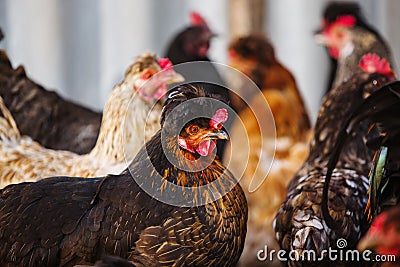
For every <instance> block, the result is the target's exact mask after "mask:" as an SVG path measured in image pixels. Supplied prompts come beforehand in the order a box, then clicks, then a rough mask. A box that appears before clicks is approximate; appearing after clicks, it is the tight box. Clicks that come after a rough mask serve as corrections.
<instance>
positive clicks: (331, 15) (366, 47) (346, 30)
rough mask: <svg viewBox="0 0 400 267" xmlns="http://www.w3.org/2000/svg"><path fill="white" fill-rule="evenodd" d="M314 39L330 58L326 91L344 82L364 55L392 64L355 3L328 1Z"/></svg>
mask: <svg viewBox="0 0 400 267" xmlns="http://www.w3.org/2000/svg"><path fill="white" fill-rule="evenodd" d="M315 39H316V41H317V42H318V43H320V44H322V45H324V46H326V48H327V51H328V54H329V58H330V63H331V65H330V68H331V69H330V76H329V81H328V88H327V90H326V91H327V92H328V91H329V90H330V89H331V88H332V87H336V86H338V85H340V84H342V83H343V82H345V81H347V80H348V79H349V78H350V77H351V75H353V74H354V72H355V71H358V70H359V68H358V63H359V62H360V59H361V57H362V56H363V55H364V54H366V53H375V54H376V55H378V56H379V57H383V58H386V59H387V60H389V62H390V64H391V66H392V68H393V69H395V65H394V61H393V58H392V55H391V52H390V48H389V47H388V45H387V44H386V42H385V40H384V39H383V38H382V36H381V35H380V34H379V32H378V31H377V30H375V29H374V28H373V27H372V26H371V25H370V24H369V23H368V22H367V20H366V19H365V17H364V15H363V13H362V10H361V7H360V6H359V4H357V3H356V2H344V1H341V2H330V3H329V4H327V5H326V7H325V9H324V12H323V21H322V27H321V29H320V30H318V31H317V34H316V36H315Z"/></svg>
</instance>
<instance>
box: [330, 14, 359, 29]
mask: <svg viewBox="0 0 400 267" xmlns="http://www.w3.org/2000/svg"><path fill="white" fill-rule="evenodd" d="M334 23H335V24H337V25H341V26H344V27H352V26H354V24H356V18H355V17H354V16H352V15H343V16H339V17H338V18H337V19H336V20H335V22H334Z"/></svg>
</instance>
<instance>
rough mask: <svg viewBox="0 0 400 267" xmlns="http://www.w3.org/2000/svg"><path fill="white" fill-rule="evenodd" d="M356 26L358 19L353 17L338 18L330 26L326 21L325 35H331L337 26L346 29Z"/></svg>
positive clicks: (324, 23)
mask: <svg viewBox="0 0 400 267" xmlns="http://www.w3.org/2000/svg"><path fill="white" fill-rule="evenodd" d="M355 24H356V18H355V17H354V16H352V15H343V16H339V17H337V19H336V20H335V21H333V22H332V23H330V24H328V23H327V21H326V20H324V21H323V27H324V32H325V34H330V32H331V30H332V29H333V28H334V27H335V26H342V27H346V28H350V27H353V26H354V25H355Z"/></svg>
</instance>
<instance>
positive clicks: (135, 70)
mask: <svg viewBox="0 0 400 267" xmlns="http://www.w3.org/2000/svg"><path fill="white" fill-rule="evenodd" d="M183 80H184V78H183V77H182V75H180V74H179V73H176V72H175V71H174V70H173V66H172V63H171V62H170V61H169V59H167V58H165V59H164V58H157V57H156V56H155V55H154V54H150V53H146V54H143V55H141V56H139V57H137V58H136V60H135V62H134V63H133V64H132V65H131V66H130V67H129V68H128V70H127V71H126V72H125V82H127V83H129V84H133V86H134V87H135V90H136V92H137V94H138V96H139V97H141V98H142V99H143V100H144V101H146V102H150V103H153V102H157V101H158V100H159V99H161V98H162V97H163V96H164V95H165V93H166V92H167V85H168V84H171V83H176V82H182V81H183Z"/></svg>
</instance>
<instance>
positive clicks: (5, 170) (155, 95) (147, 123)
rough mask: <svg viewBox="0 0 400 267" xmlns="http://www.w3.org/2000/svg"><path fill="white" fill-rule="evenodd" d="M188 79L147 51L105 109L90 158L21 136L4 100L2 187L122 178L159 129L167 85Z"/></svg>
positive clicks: (0, 153)
mask: <svg viewBox="0 0 400 267" xmlns="http://www.w3.org/2000/svg"><path fill="white" fill-rule="evenodd" d="M180 81H183V77H182V76H181V75H180V74H178V73H176V72H175V71H174V70H173V69H172V64H171V63H170V61H169V60H168V59H157V57H156V56H155V55H154V54H150V53H145V54H143V55H141V56H139V57H137V58H136V60H135V62H134V63H133V64H132V65H131V66H130V67H129V68H128V69H127V71H126V73H125V79H124V80H123V81H122V82H121V83H120V84H118V85H116V86H115V87H114V89H113V90H112V92H111V95H110V97H109V99H108V101H107V103H106V105H105V108H104V111H103V119H102V123H101V128H100V132H99V136H98V139H97V142H96V145H95V147H94V148H93V149H92V151H91V152H90V153H88V154H85V155H78V154H75V153H72V152H69V151H61V150H51V149H46V148H44V147H42V146H41V145H40V144H39V143H37V142H35V141H33V140H32V139H31V138H30V137H28V136H21V135H20V133H19V131H18V128H17V126H16V124H15V122H14V119H13V118H12V115H11V114H10V112H9V111H8V109H7V108H6V106H5V105H4V102H3V101H1V102H0V107H1V111H2V113H3V117H2V118H0V188H3V187H5V186H6V185H8V184H11V183H20V182H28V181H36V180H40V179H42V178H46V177H51V176H56V175H57V176H79V177H96V176H102V175H106V174H109V173H112V174H118V173H120V172H121V171H123V170H124V169H125V168H126V165H127V162H130V161H131V160H132V159H133V157H134V156H135V155H136V153H137V152H138V150H139V149H140V147H141V146H142V145H143V144H144V143H145V141H146V140H148V139H149V137H151V136H152V135H153V134H154V133H155V132H156V131H157V130H158V129H159V128H160V124H159V118H160V114H161V105H159V104H158V102H159V100H160V99H161V98H162V97H163V95H164V94H165V92H166V90H167V86H166V85H167V84H169V83H174V82H180Z"/></svg>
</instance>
